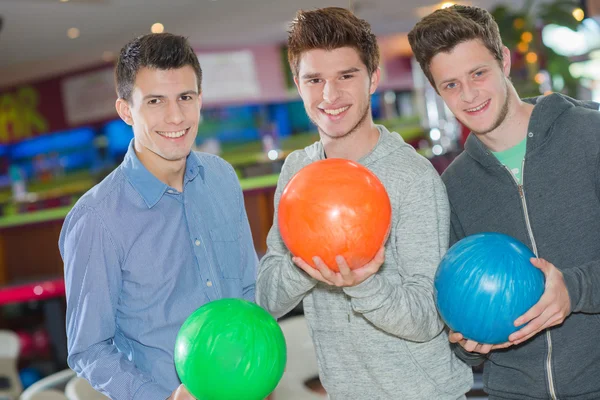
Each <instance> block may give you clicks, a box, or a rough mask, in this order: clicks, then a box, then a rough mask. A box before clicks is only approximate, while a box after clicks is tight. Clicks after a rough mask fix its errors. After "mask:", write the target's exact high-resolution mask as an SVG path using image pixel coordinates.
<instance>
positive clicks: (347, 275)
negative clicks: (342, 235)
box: [335, 256, 354, 282]
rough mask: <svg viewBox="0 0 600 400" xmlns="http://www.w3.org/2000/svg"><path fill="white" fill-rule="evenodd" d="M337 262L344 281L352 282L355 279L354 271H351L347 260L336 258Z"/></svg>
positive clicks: (340, 257)
mask: <svg viewBox="0 0 600 400" xmlns="http://www.w3.org/2000/svg"><path fill="white" fill-rule="evenodd" d="M335 261H336V263H337V265H338V269H339V270H340V275H342V278H343V279H344V281H347V282H350V281H352V280H353V279H354V277H353V276H352V270H351V269H350V266H348V263H347V262H346V259H345V258H344V257H342V256H336V257H335Z"/></svg>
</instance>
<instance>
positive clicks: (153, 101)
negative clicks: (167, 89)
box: [148, 99, 160, 104]
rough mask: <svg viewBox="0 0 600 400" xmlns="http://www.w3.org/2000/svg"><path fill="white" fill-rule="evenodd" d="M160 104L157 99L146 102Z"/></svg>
mask: <svg viewBox="0 0 600 400" xmlns="http://www.w3.org/2000/svg"><path fill="white" fill-rule="evenodd" d="M159 102H160V100H159V99H150V100H148V104H158V103H159Z"/></svg>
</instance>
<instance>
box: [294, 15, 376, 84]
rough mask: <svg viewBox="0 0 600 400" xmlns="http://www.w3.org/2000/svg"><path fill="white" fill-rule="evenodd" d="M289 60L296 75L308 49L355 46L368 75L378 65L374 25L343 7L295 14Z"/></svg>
mask: <svg viewBox="0 0 600 400" xmlns="http://www.w3.org/2000/svg"><path fill="white" fill-rule="evenodd" d="M288 34H289V35H288V61H289V63H290V68H291V69H292V72H293V74H294V76H298V66H299V65H298V64H299V62H300V57H301V56H302V53H304V52H305V51H309V50H313V49H325V50H334V49H338V48H340V47H352V48H354V49H356V51H357V52H358V54H359V56H360V59H361V61H362V62H363V63H364V64H365V66H366V67H367V72H368V73H369V76H371V75H372V74H373V72H375V71H376V70H377V68H378V66H379V46H378V45H377V38H376V36H375V35H374V34H373V33H372V32H371V26H370V25H369V23H368V22H367V21H365V20H363V19H360V18H358V17H356V16H355V15H354V14H352V12H350V11H349V10H346V9H345V8H341V7H327V8H320V9H317V10H311V11H303V10H300V11H298V13H297V14H296V19H295V20H294V22H292V24H291V26H290V30H289V31H288Z"/></svg>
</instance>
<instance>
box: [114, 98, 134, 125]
mask: <svg viewBox="0 0 600 400" xmlns="http://www.w3.org/2000/svg"><path fill="white" fill-rule="evenodd" d="M115 108H116V109H117V113H118V114H119V117H121V119H122V120H123V121H125V123H126V124H127V125H130V126H133V117H132V116H131V108H130V107H129V103H128V102H127V100H125V99H121V98H118V99H117V102H116V103H115Z"/></svg>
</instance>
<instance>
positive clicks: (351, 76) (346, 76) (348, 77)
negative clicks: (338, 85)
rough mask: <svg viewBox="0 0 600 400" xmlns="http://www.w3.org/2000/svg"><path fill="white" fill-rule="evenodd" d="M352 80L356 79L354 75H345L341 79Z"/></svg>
mask: <svg viewBox="0 0 600 400" xmlns="http://www.w3.org/2000/svg"><path fill="white" fill-rule="evenodd" d="M350 78H354V75H352V74H345V75H342V77H341V79H350Z"/></svg>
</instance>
